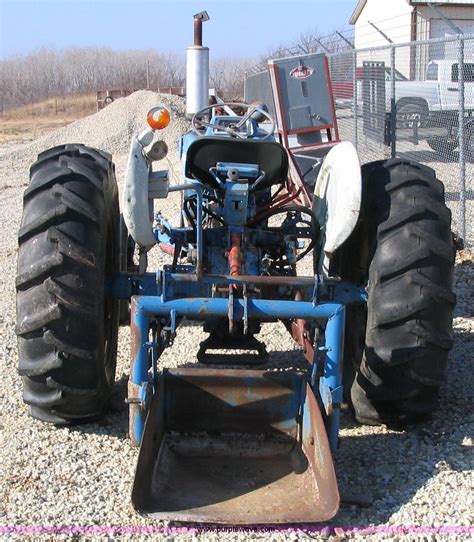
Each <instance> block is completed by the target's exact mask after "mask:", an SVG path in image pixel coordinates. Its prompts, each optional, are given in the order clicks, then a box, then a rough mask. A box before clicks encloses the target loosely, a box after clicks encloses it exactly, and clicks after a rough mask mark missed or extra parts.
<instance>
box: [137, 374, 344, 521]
mask: <svg viewBox="0 0 474 542" xmlns="http://www.w3.org/2000/svg"><path fill="white" fill-rule="evenodd" d="M132 502H133V505H134V507H135V508H136V510H137V511H138V512H140V513H142V514H146V515H150V516H154V517H156V518H159V519H167V520H179V521H190V522H193V521H202V522H208V523H231V524H262V523H307V522H320V521H325V520H328V519H330V518H332V517H333V516H334V515H335V514H336V512H337V510H338V507H339V493H338V489H337V484H336V478H335V473H334V468H333V463H332V458H331V453H330V449H329V444H328V440H327V437H326V432H325V428H324V424H323V420H322V417H321V413H320V410H319V406H318V404H317V402H316V400H315V398H314V395H313V393H312V391H311V388H310V387H309V386H308V385H307V384H306V380H305V378H304V376H303V375H302V374H298V373H295V372H277V371H255V370H221V369H206V370H204V369H178V370H169V371H165V372H164V373H163V374H162V376H161V378H160V381H159V384H158V389H157V391H156V393H155V394H154V398H153V400H152V404H151V405H150V410H149V414H148V417H147V421H146V424H145V431H144V435H143V439H142V443H141V448H140V453H139V458H138V464H137V469H136V474H135V481H134V486H133V491H132Z"/></svg>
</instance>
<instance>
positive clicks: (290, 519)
mask: <svg viewBox="0 0 474 542" xmlns="http://www.w3.org/2000/svg"><path fill="white" fill-rule="evenodd" d="M196 20H197V21H198V22H197V24H196V28H197V39H196V43H195V45H194V47H193V48H190V49H192V51H191V53H190V54H189V56H188V60H189V58H190V57H192V58H194V59H197V60H196V61H195V63H194V64H193V62H194V61H193V60H192V59H191V60H189V64H188V82H189V81H190V79H192V78H193V77H194V80H196V81H200V78H202V73H203V72H204V73H205V71H206V62H205V60H204V62H203V61H202V58H201V60H200V55H201V53H202V51H203V50H204V49H205V48H203V47H202V45H201V44H200V24H199V21H201V23H202V20H205V17H204V16H203V15H202V14H199V16H197V17H196ZM202 54H203V55H204V59H205V56H206V52H205V51H204V53H202ZM193 70H194V71H193ZM207 86H208V85H207V82H206V80H205V78H204V85H202V84H201V86H200V88H201V89H200V88H198V87H199V85H194V87H192V88H191V87H189V88H188V94H189V96H188V106H189V104H190V103H191V106H190V108H191V111H188V112H190V113H192V121H191V128H190V130H189V131H188V132H187V133H186V134H184V135H183V137H182V138H181V140H180V155H181V159H182V164H183V172H182V173H183V175H182V180H181V182H179V183H177V184H171V183H170V179H169V174H168V172H167V171H157V170H155V169H154V168H153V167H152V165H153V163H154V162H156V161H158V160H160V159H161V158H163V157H164V156H165V155H166V151H167V149H166V144H165V143H164V142H163V141H161V140H159V138H158V137H157V136H158V134H159V130H160V129H161V128H163V127H165V126H167V125H168V123H169V122H170V117H171V115H170V112H169V111H168V110H167V109H165V108H164V107H161V106H157V107H156V108H154V109H152V110H151V111H150V112H149V114H148V124H149V128H148V129H147V130H145V131H144V132H142V133H141V134H138V135H135V136H134V137H133V139H132V143H131V148H130V154H129V162H128V168H127V174H126V178H125V183H124V189H123V198H122V215H121V214H120V211H119V203H118V190H117V184H116V181H115V176H114V167H113V163H112V158H111V156H110V155H109V154H107V153H105V152H102V151H99V150H96V149H92V148H89V147H86V146H83V145H79V144H77V145H63V146H60V147H55V148H53V149H50V150H48V151H45V152H43V153H41V154H40V155H39V156H38V160H37V161H36V162H35V163H34V164H33V165H32V167H31V181H30V184H29V186H28V188H27V189H26V191H25V195H24V214H23V220H22V225H21V229H20V232H19V245H20V248H19V255H18V275H17V281H16V284H17V292H18V293H17V315H18V323H17V333H18V336H19V372H20V374H21V375H22V377H23V382H24V401H25V403H26V404H27V405H29V409H30V413H31V415H32V416H33V417H35V418H38V419H40V420H43V421H45V422H50V423H53V424H59V425H61V424H63V425H64V424H75V423H80V422H90V421H93V420H95V419H97V418H99V417H100V416H102V415H103V413H104V410H105V408H106V406H107V401H108V399H109V397H110V393H111V389H112V386H113V383H114V376H115V356H116V350H117V334H118V326H119V321H120V320H122V321H127V320H128V321H129V323H130V329H131V345H132V348H131V350H132V356H131V358H132V359H131V368H130V379H129V384H128V397H127V403H128V404H129V408H130V439H131V441H132V443H133V444H134V445H137V446H138V445H140V447H141V448H140V453H139V460H138V465H137V470H136V477H135V481H134V485H133V493H132V501H133V503H134V506H135V508H136V509H137V510H138V511H139V512H141V513H143V514H148V515H152V516H154V517H157V518H160V519H175V520H176V519H178V520H181V521H206V522H220V523H232V524H258V523H281V522H285V523H297V522H315V521H325V520H328V519H330V518H332V517H333V516H334V515H335V514H336V513H337V510H338V508H339V500H340V499H339V494H338V489H337V482H336V477H335V472H334V467H333V462H332V453H334V452H335V451H336V448H337V444H338V430H339V416H340V409H341V404H342V403H343V402H346V403H348V404H349V405H350V407H351V409H352V411H353V412H354V414H355V417H356V419H357V420H358V421H359V422H362V423H373V424H377V423H387V424H393V425H400V424H406V423H411V422H414V421H419V420H422V419H425V418H426V417H427V416H428V415H429V414H430V413H431V412H432V411H433V409H434V407H435V401H436V395H437V391H438V388H439V385H440V383H441V382H442V381H443V378H444V374H445V364H446V358H447V354H448V351H449V349H450V347H451V344H452V336H451V321H452V309H453V305H454V301H455V298H454V294H453V291H452V276H453V259H454V249H453V243H452V235H451V231H450V213H449V210H448V209H447V207H446V205H445V203H444V191H443V187H442V184H441V183H440V182H439V181H438V180H437V179H436V177H435V175H434V172H433V171H432V170H431V169H429V168H427V167H424V166H421V165H419V164H417V163H414V162H409V161H405V160H398V159H395V160H389V161H380V162H373V163H370V164H366V165H364V166H363V167H362V168H361V167H360V164H359V160H358V157H357V153H356V150H355V149H354V147H353V146H352V145H351V144H350V143H347V142H345V143H341V142H340V141H339V135H338V130H337V123H336V117H335V111H334V104H333V103H332V98H331V92H330V80H329V75H328V65H327V60H326V58H325V57H324V55H318V54H316V55H304V56H301V57H297V58H295V57H292V58H288V59H280V60H273V61H270V63H269V66H268V70H265V71H264V72H262V73H260V74H257V77H255V78H253V79H250V80H249V81H248V85H247V88H246V93H248V94H249V99H248V100H247V102H248V101H250V98H251V97H255V96H257V97H258V96H260V97H261V98H265V99H266V102H267V103H266V105H263V104H262V103H261V102H259V103H253V104H249V103H247V102H246V103H238V104H236V103H224V102H221V101H219V100H217V103H214V104H212V105H208V90H207ZM202 88H203V89H204V91H203V90H202ZM193 89H194V90H193ZM171 122H172V119H171ZM174 192H179V194H180V195H181V212H180V216H179V217H172V220H168V219H166V218H165V217H164V216H162V214H161V213H155V211H154V207H153V202H154V201H156V200H160V199H164V198H167V197H168V196H169V195H170V194H173V193H174ZM157 244H158V245H159V246H160V247H161V248H162V249H163V250H164V251H165V252H167V253H168V254H169V255H170V256H171V258H170V263H169V265H165V266H164V267H163V268H162V269H152V270H149V269H148V265H147V253H148V251H149V250H150V249H151V248H152V247H154V246H155V245H157ZM303 265H304V266H305V269H307V270H308V269H309V271H307V272H306V274H304V275H302V274H301V273H300V269H301V266H303ZM185 320H187V321H193V322H199V323H201V324H202V325H203V327H204V331H206V332H207V333H208V334H209V335H208V338H207V339H206V340H205V341H203V342H202V343H201V345H200V348H199V351H198V352H196V353H190V354H192V355H193V356H195V357H196V358H197V361H198V362H199V363H197V364H196V365H195V366H194V367H185V368H179V369H172V370H171V369H170V370H164V369H162V368H161V367H160V355H161V354H162V353H163V351H164V350H165V349H166V348H168V347H170V346H171V345H172V344H173V341H174V339H175V336H176V331H177V328H178V327H179V326H180V324H182V323H183V321H185ZM266 322H275V323H277V322H281V323H282V324H283V325H284V326H285V327H286V329H287V330H288V331H289V332H290V333H291V335H292V336H293V338H294V339H295V341H296V342H297V343H298V344H299V345H300V347H301V350H302V352H303V354H304V356H305V359H306V366H305V367H304V368H299V369H293V370H274V369H272V365H271V359H270V360H269V356H268V353H267V351H266V347H265V344H264V343H263V342H261V341H260V340H259V339H258V338H257V336H258V333H259V331H260V326H261V324H262V323H266Z"/></svg>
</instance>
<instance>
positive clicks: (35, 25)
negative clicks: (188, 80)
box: [0, 0, 357, 57]
mask: <svg viewBox="0 0 474 542" xmlns="http://www.w3.org/2000/svg"><path fill="white" fill-rule="evenodd" d="M356 4H357V0H174V1H173V0H136V1H134V0H95V1H90V0H0V56H2V57H6V56H10V55H13V54H21V53H27V52H28V51H31V50H33V49H35V48H38V47H41V46H55V47H66V46H71V45H74V46H88V45H95V46H108V47H112V48H114V49H119V50H120V49H134V48H135V49H142V48H149V47H150V48H155V49H157V50H159V51H160V52H177V53H182V52H183V51H184V49H185V48H186V46H188V45H191V44H192V32H193V29H192V16H193V14H194V13H197V12H199V11H202V10H204V9H205V10H207V11H208V12H209V15H210V17H211V21H210V22H208V23H206V24H205V26H204V41H205V44H206V45H208V46H209V47H211V51H212V53H213V55H214V56H227V55H233V56H253V55H258V54H260V53H263V52H264V51H266V50H267V49H268V48H269V47H271V46H275V45H278V44H280V43H291V41H292V40H294V39H296V38H297V37H298V36H299V35H300V34H301V33H302V32H305V31H307V30H311V29H314V28H317V29H319V31H320V32H321V33H322V34H323V35H324V34H329V33H332V31H333V30H335V29H337V28H342V27H347V26H348V20H349V17H350V15H351V13H352V12H353V10H354V8H355V5H356Z"/></svg>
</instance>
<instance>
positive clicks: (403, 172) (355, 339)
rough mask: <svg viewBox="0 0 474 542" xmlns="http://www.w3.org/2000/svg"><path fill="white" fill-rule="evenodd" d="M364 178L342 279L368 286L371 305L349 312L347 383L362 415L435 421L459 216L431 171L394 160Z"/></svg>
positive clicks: (366, 171)
mask: <svg viewBox="0 0 474 542" xmlns="http://www.w3.org/2000/svg"><path fill="white" fill-rule="evenodd" d="M362 176H363V208H362V212H361V220H360V222H359V225H358V227H357V229H356V231H355V232H354V235H353V236H352V237H351V238H350V239H349V241H348V243H347V244H346V246H344V247H343V248H342V251H341V254H339V263H338V266H339V269H340V271H341V275H342V276H343V278H347V279H349V280H353V281H355V282H358V283H359V284H367V283H368V285H367V288H368V303H367V308H366V310H365V307H359V308H356V307H352V308H350V310H349V312H348V329H347V331H348V332H347V340H346V347H347V354H348V356H347V358H351V359H347V358H346V359H345V364H346V368H345V383H346V386H347V385H348V384H350V383H351V380H352V387H351V389H350V396H349V397H348V399H349V402H350V403H351V404H352V407H353V409H354V412H355V416H356V418H357V420H358V421H360V422H362V423H370V424H377V423H386V424H389V425H404V424H407V423H412V422H416V421H420V420H423V419H426V418H427V417H429V415H430V414H431V413H432V412H433V410H434V409H435V407H436V399H437V395H438V390H439V386H440V385H441V384H442V382H443V381H444V379H445V374H446V364H447V357H448V353H449V350H450V349H451V346H452V313H453V308H454V304H455V295H454V293H453V266H454V254H455V251H454V248H453V239H452V233H451V227H450V224H451V213H450V211H449V209H448V208H447V207H446V204H445V201H444V187H443V185H442V183H441V182H440V181H439V180H437V179H436V176H435V173H434V171H433V170H432V169H431V168H428V167H425V166H422V165H420V164H418V163H415V162H410V161H402V160H398V159H395V160H388V161H386V162H384V161H379V162H373V163H370V164H366V165H365V166H363V168H362ZM355 255H357V256H355ZM351 267H352V269H351ZM364 335H365V337H364ZM354 375H356V376H355V378H354ZM346 397H347V396H346Z"/></svg>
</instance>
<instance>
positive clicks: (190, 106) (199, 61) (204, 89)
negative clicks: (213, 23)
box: [186, 11, 209, 117]
mask: <svg viewBox="0 0 474 542" xmlns="http://www.w3.org/2000/svg"><path fill="white" fill-rule="evenodd" d="M208 20H209V15H208V14H207V11H201V12H200V13H196V15H194V45H193V46H192V47H188V48H187V51H186V114H187V115H188V116H189V117H191V116H192V115H194V114H195V113H197V112H198V111H200V110H201V109H203V108H204V107H207V106H208V105H209V48H208V47H203V46H202V23H203V22H206V21H208Z"/></svg>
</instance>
